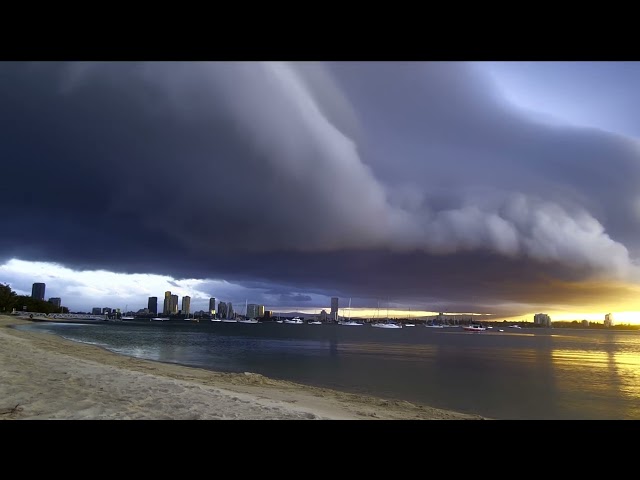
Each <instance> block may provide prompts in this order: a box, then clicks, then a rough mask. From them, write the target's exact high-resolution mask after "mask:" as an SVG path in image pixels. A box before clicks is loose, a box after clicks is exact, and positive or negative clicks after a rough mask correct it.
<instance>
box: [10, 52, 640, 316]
mask: <svg viewBox="0 0 640 480" xmlns="http://www.w3.org/2000/svg"><path fill="white" fill-rule="evenodd" d="M0 73H1V75H0V104H2V105H3V108H2V109H1V110H0V124H1V125H2V132H3V133H2V137H0V157H1V158H2V159H3V162H2V166H3V178H4V179H5V180H9V181H5V182H4V184H3V193H4V195H3V197H4V198H5V199H6V201H5V205H4V207H5V208H4V215H3V217H4V225H5V226H6V228H4V230H5V233H3V235H2V236H0V256H1V257H2V258H4V259H8V258H22V259H31V260H41V261H56V262H59V263H63V264H65V265H68V266H70V267H73V268H76V269H95V268H100V269H106V270H113V271H121V272H129V273H134V272H135V273H161V274H168V275H172V276H174V277H176V278H180V277H187V278H194V277H197V278H218V277H225V278H233V279H237V280H239V281H251V280H253V279H259V280H260V281H266V282H269V281H273V282H278V283H280V284H289V285H304V286H307V287H308V288H312V289H315V291H322V290H324V291H327V292H329V291H336V292H337V291H339V292H344V294H346V295H349V294H350V293H351V292H353V296H356V295H363V296H370V297H372V298H373V297H383V298H384V297H393V298H407V299H409V298H418V297H422V298H426V299H428V301H430V302H449V303H450V304H455V305H461V306H463V305H469V306H470V307H473V306H474V305H475V306H478V305H490V304H492V303H494V302H515V303H544V302H550V303H551V302H556V303H557V302H559V301H562V302H565V303H567V302H568V303H572V302H573V303H579V302H586V301H589V298H591V297H590V296H592V295H597V292H590V293H589V294H584V291H583V290H581V289H580V288H578V287H576V286H577V285H579V284H580V282H584V281H590V282H598V281H605V280H616V281H620V282H628V281H633V280H635V279H636V278H638V277H637V273H638V270H637V266H636V265H635V264H634V262H633V261H632V257H633V256H635V255H636V254H637V251H638V245H637V238H640V237H638V233H640V232H638V220H637V219H638V211H639V207H640V201H639V199H640V196H639V195H638V192H637V185H638V184H639V183H638V180H639V179H638V164H639V163H638V160H639V158H638V150H637V145H636V143H635V141H633V140H630V139H628V138H625V137H621V136H618V135H615V134H613V133H608V132H604V131H597V130H593V129H580V128H576V127H571V128H569V127H566V128H563V127H560V126H557V125H553V126H552V125H545V124H542V123H536V122H534V121H533V120H529V119H527V117H525V116H524V115H523V114H522V113H520V112H517V111H515V110H514V109H512V108H510V107H509V105H507V104H506V103H505V102H503V101H502V100H501V98H500V95H499V93H498V92H496V91H495V90H494V89H493V88H492V86H491V84H489V83H487V82H486V81H485V79H483V78H482V77H481V76H480V75H479V73H478V72H477V71H475V70H474V68H472V66H470V65H466V64H460V63H397V62H396V63H391V64H386V63H382V62H376V63H347V62H344V63H337V64H320V63H305V62H301V63H293V64H287V63H260V62H238V63H224V62H223V63H215V62H213V63H204V62H203V63H189V62H183V63H164V62H151V63H70V64H66V63H9V62H7V63H4V64H3V65H1V66H0ZM605 290H606V289H605ZM599 291H600V292H601V295H605V292H604V290H599ZM606 295H608V293H606ZM292 300H294V301H298V302H301V303H304V302H306V301H308V300H307V299H305V298H301V297H295V298H294V297H292Z"/></svg>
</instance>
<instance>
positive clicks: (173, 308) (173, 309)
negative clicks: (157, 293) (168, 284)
mask: <svg viewBox="0 0 640 480" xmlns="http://www.w3.org/2000/svg"><path fill="white" fill-rule="evenodd" d="M169 313H173V314H175V313H178V295H171V302H170V308H169Z"/></svg>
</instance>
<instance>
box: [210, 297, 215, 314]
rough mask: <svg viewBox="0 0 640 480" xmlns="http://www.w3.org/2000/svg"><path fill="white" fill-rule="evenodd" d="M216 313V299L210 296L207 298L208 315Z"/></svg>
mask: <svg viewBox="0 0 640 480" xmlns="http://www.w3.org/2000/svg"><path fill="white" fill-rule="evenodd" d="M215 314H216V299H215V297H211V298H210V299H209V315H215Z"/></svg>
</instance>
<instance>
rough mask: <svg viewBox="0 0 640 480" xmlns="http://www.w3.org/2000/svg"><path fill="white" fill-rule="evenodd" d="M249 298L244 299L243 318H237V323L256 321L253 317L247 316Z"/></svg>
mask: <svg viewBox="0 0 640 480" xmlns="http://www.w3.org/2000/svg"><path fill="white" fill-rule="evenodd" d="M248 301H249V300H245V301H244V319H240V320H238V323H258V320H256V319H255V318H247V312H248V311H249V304H248Z"/></svg>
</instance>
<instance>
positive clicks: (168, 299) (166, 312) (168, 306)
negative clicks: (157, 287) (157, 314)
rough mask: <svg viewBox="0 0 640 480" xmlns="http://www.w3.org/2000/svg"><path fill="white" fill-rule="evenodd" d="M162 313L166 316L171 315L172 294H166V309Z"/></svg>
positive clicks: (167, 292)
mask: <svg viewBox="0 0 640 480" xmlns="http://www.w3.org/2000/svg"><path fill="white" fill-rule="evenodd" d="M162 313H163V314H164V315H169V314H170V313H171V292H170V291H168V290H167V291H166V292H164V307H163V308H162Z"/></svg>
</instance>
